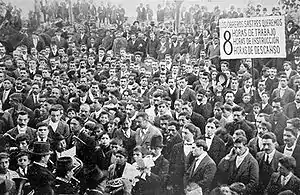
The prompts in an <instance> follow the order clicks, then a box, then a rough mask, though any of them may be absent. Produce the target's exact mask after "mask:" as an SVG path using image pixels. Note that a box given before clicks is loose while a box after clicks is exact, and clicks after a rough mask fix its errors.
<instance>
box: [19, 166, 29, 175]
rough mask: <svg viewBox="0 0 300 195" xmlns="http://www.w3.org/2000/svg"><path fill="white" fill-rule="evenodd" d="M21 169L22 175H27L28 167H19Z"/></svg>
mask: <svg viewBox="0 0 300 195" xmlns="http://www.w3.org/2000/svg"><path fill="white" fill-rule="evenodd" d="M18 169H19V172H20V173H21V174H22V175H26V174H27V169H28V168H27V167H25V169H22V168H21V167H19V168H18Z"/></svg>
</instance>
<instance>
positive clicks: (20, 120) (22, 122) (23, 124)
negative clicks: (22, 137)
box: [17, 114, 29, 128]
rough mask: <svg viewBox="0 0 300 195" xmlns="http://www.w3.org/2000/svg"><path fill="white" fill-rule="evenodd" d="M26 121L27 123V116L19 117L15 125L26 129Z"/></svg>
mask: <svg viewBox="0 0 300 195" xmlns="http://www.w3.org/2000/svg"><path fill="white" fill-rule="evenodd" d="M28 121H29V118H28V115H27V114H25V115H19V116H18V118H17V123H18V125H19V126H20V127H21V128H24V127H27V124H28Z"/></svg>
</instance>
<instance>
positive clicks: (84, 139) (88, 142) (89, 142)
mask: <svg viewBox="0 0 300 195" xmlns="http://www.w3.org/2000/svg"><path fill="white" fill-rule="evenodd" d="M73 137H74V138H75V139H76V140H78V141H79V142H80V143H82V144H83V145H85V146H87V147H89V148H95V146H96V142H95V140H94V138H93V137H91V136H88V135H87V134H85V133H84V132H80V133H79V135H78V136H73Z"/></svg>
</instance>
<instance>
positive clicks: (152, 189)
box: [132, 173, 161, 195]
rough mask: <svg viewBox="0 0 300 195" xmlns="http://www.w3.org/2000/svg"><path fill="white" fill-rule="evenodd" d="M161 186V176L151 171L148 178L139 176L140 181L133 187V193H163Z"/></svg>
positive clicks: (133, 194) (144, 194)
mask: <svg viewBox="0 0 300 195" xmlns="http://www.w3.org/2000/svg"><path fill="white" fill-rule="evenodd" d="M159 186H160V178H159V176H157V175H155V174H153V173H151V174H150V175H147V176H146V180H144V179H142V178H139V181H138V182H137V183H136V184H135V186H134V187H133V189H132V195H161V193H160V191H159Z"/></svg>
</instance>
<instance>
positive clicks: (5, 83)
mask: <svg viewBox="0 0 300 195" xmlns="http://www.w3.org/2000/svg"><path fill="white" fill-rule="evenodd" d="M3 87H4V89H5V90H10V89H11V88H12V87H13V84H12V83H11V82H10V81H9V80H5V81H4V82H3Z"/></svg>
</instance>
